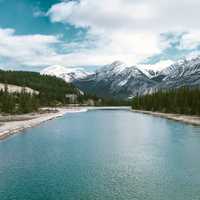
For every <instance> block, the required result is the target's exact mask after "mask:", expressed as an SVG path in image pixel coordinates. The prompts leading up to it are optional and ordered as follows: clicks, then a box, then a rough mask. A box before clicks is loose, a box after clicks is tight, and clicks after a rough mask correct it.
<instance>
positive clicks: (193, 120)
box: [132, 110, 200, 126]
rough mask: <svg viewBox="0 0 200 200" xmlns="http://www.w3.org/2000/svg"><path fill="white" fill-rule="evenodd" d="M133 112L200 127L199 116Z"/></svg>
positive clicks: (142, 111)
mask: <svg viewBox="0 0 200 200" xmlns="http://www.w3.org/2000/svg"><path fill="white" fill-rule="evenodd" d="M132 111H133V112H137V113H142V114H148V115H153V116H156V117H162V118H166V119H171V120H175V121H179V122H183V123H187V124H192V125H196V126H200V117H198V116H191V115H180V114H172V113H160V112H152V111H144V110H132Z"/></svg>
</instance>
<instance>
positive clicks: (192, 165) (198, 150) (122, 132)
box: [0, 110, 200, 200]
mask: <svg viewBox="0 0 200 200" xmlns="http://www.w3.org/2000/svg"><path fill="white" fill-rule="evenodd" d="M199 198H200V128H199V127H195V126H192V125H186V124H184V123H179V122H175V121H171V120H167V119H163V118H158V117H153V116H150V115H144V114H138V113H133V112H130V111H125V110H98V111H94V110H93V111H89V112H82V113H68V114H66V115H65V116H64V117H61V118H58V119H55V120H52V121H48V122H46V123H43V124H41V125H39V126H38V127H35V128H30V129H27V130H25V131H24V132H23V134H17V135H15V136H12V137H10V138H8V139H6V140H4V141H1V142H0V200H129V199H130V200H198V199H199Z"/></svg>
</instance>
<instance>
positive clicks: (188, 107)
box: [132, 87, 200, 115]
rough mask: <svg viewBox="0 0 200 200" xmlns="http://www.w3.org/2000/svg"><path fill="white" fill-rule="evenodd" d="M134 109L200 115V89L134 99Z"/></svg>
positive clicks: (174, 91)
mask: <svg viewBox="0 0 200 200" xmlns="http://www.w3.org/2000/svg"><path fill="white" fill-rule="evenodd" d="M132 108H133V109H136V110H146V111H153V112H162V113H175V114H185V115H200V89H199V88H187V87H182V88H179V89H171V90H165V91H164V90H161V91H158V92H155V93H152V94H147V95H144V96H137V97H135V98H134V99H133V102H132Z"/></svg>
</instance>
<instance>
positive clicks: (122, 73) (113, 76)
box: [74, 61, 155, 98]
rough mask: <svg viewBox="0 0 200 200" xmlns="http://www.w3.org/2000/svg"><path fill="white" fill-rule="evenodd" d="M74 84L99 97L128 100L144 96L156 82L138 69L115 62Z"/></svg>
mask: <svg viewBox="0 0 200 200" xmlns="http://www.w3.org/2000/svg"><path fill="white" fill-rule="evenodd" d="M146 73H148V72H146ZM74 84H75V85H76V86H77V87H79V88H80V89H81V90H83V91H85V92H89V93H93V94H97V95H99V96H103V97H117V98H126V97H128V96H132V95H133V96H134V95H137V94H144V93H145V92H146V89H147V88H148V87H151V86H154V84H155V81H152V80H150V79H149V77H148V76H147V75H146V74H145V73H144V72H142V71H141V70H140V69H138V68H137V67H135V66H132V67H129V66H127V65H126V64H124V63H122V62H120V61H115V62H113V63H112V64H110V65H106V66H104V67H102V68H100V69H99V70H97V71H96V72H95V73H94V74H92V75H90V76H88V77H86V78H84V79H82V80H76V81H74Z"/></svg>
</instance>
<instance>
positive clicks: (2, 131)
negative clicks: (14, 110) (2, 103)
mask: <svg viewBox="0 0 200 200" xmlns="http://www.w3.org/2000/svg"><path fill="white" fill-rule="evenodd" d="M81 111H83V109H82V108H57V109H56V110H55V109H52V110H48V112H44V113H43V114H41V113H35V114H33V113H31V114H26V115H9V116H0V140H3V139H5V138H7V137H9V136H11V135H13V134H15V133H17V132H20V131H22V130H24V129H26V128H30V127H34V126H37V125H38V124H41V123H42V122H45V121H48V120H52V119H55V118H57V117H62V116H63V115H64V114H66V113H74V112H81Z"/></svg>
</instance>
